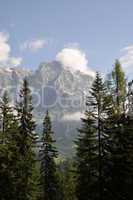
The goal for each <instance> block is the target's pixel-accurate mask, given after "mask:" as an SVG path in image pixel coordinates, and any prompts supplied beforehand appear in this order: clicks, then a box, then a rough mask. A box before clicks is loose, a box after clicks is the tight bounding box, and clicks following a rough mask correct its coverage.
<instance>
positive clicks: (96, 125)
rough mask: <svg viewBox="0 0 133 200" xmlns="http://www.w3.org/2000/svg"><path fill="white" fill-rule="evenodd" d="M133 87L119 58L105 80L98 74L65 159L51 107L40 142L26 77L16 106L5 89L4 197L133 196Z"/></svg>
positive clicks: (0, 142) (0, 112)
mask: <svg viewBox="0 0 133 200" xmlns="http://www.w3.org/2000/svg"><path fill="white" fill-rule="evenodd" d="M131 86H132V84H131V83H129V84H128V83H127V81H126V78H125V75H124V72H123V71H122V68H121V65H120V63H119V61H118V60H117V61H116V63H115V66H114V69H113V71H112V73H110V75H108V76H107V78H106V79H105V80H104V81H103V79H102V78H101V76H100V74H99V73H97V74H96V77H95V80H94V82H93V85H92V88H91V89H90V91H88V96H87V98H86V111H85V114H84V118H82V119H81V120H82V125H81V128H80V129H78V132H79V134H78V136H77V138H75V141H74V144H75V152H76V153H75V156H74V158H73V159H66V160H63V159H61V158H60V156H59V153H58V149H57V148H56V141H55V139H54V133H53V130H52V124H51V119H50V114H49V112H48V111H47V112H46V113H45V114H44V119H43V120H42V123H43V130H42V136H41V138H40V139H39V143H38V134H37V133H36V123H35V121H34V116H33V105H32V94H31V91H30V87H29V85H28V82H27V80H26V79H25V80H24V81H23V85H22V88H21V90H20V95H19V96H20V98H19V101H18V102H16V105H14V106H11V105H10V101H9V98H8V94H7V92H5V93H4V95H3V97H2V100H1V102H0V125H1V126H0V200H132V199H133V93H132V90H131ZM38 146H39V148H38ZM38 149H39V150H38ZM38 151H39V152H38Z"/></svg>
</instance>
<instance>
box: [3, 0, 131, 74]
mask: <svg viewBox="0 0 133 200" xmlns="http://www.w3.org/2000/svg"><path fill="white" fill-rule="evenodd" d="M0 32H1V38H2V39H0V41H1V40H2V42H0V51H2V50H3V48H4V47H6V53H7V54H8V55H6V56H7V57H8V58H1V57H0V62H3V60H4V59H5V62H6V59H8V61H9V60H10V62H11V61H14V63H17V62H15V61H18V63H19V62H22V63H21V65H22V66H25V67H27V68H31V69H35V68H37V67H38V65H39V64H40V63H41V62H42V61H51V60H54V59H55V58H56V55H57V54H58V53H59V52H62V50H63V49H64V48H68V49H73V48H74V49H76V48H77V49H78V50H79V51H81V52H82V54H84V56H85V57H86V59H87V60H88V66H89V67H91V68H92V69H94V70H99V71H101V72H107V71H109V70H110V69H111V68H112V65H113V63H114V60H115V59H116V58H118V59H120V60H121V62H122V64H123V67H124V68H125V70H126V71H127V72H128V73H129V72H130V73H131V71H132V72H133V69H132V66H133V1H132V0H126V1H124V0H111V1H110V0H22V1H21V0H0ZM1 43H2V44H1ZM3 43H6V45H8V46H9V48H10V50H9V49H8V48H7V46H5V45H4V47H3ZM4 51H5V49H4ZM83 52H84V53H83ZM4 53H5V52H4ZM0 54H1V53H0ZM2 55H3V54H2ZM13 59H14V60H13ZM18 63H17V64H18ZM17 64H16V65H17Z"/></svg>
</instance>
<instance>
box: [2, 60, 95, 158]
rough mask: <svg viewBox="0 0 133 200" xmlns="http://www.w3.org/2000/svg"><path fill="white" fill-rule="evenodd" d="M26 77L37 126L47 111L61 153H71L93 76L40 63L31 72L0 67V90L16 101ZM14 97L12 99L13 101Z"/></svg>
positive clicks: (51, 64)
mask: <svg viewBox="0 0 133 200" xmlns="http://www.w3.org/2000/svg"><path fill="white" fill-rule="evenodd" d="M25 76H26V77H27V78H28V80H29V83H30V86H31V90H32V92H33V103H34V107H35V117H36V119H37V121H38V123H39V124H40V125H39V126H38V130H39V132H41V131H40V128H41V122H42V120H43V117H44V113H45V111H46V110H47V109H49V111H50V114H51V117H52V121H53V127H54V130H55V133H56V139H57V142H58V146H59V149H60V151H61V152H62V153H63V154H64V153H65V154H68V152H71V151H72V145H73V144H72V141H73V140H74V138H75V136H76V134H77V130H76V128H78V127H79V126H80V120H79V119H80V117H81V116H82V113H83V111H84V110H85V96H86V93H88V91H89V89H90V87H91V84H92V81H93V79H94V77H92V76H91V75H89V74H85V73H83V72H80V71H70V69H69V68H68V69H67V68H66V67H65V68H64V67H63V66H62V65H61V64H60V63H59V62H57V61H53V62H50V63H42V64H40V66H39V68H38V69H37V70H36V71H34V72H31V71H29V70H26V69H22V68H10V69H9V68H2V67H1V68H0V89H1V90H0V91H1V92H2V91H3V89H7V90H8V91H9V94H10V97H11V98H12V99H15V100H16V98H17V97H16V95H17V93H18V91H19V88H20V84H21V82H22V80H23V78H24V77H25ZM14 96H15V98H14Z"/></svg>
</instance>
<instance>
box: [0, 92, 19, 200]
mask: <svg viewBox="0 0 133 200" xmlns="http://www.w3.org/2000/svg"><path fill="white" fill-rule="evenodd" d="M0 110H1V114H0V116H1V131H0V139H1V140H0V141H1V142H0V199H4V200H6V199H14V200H15V197H16V193H15V187H16V182H15V178H14V177H15V164H16V162H15V161H16V155H17V151H16V144H15V143H14V135H15V134H16V130H17V126H16V121H15V116H14V114H13V109H12V108H11V106H10V105H9V98H8V94H7V92H5V93H4V95H3V97H2V101H1V103H0Z"/></svg>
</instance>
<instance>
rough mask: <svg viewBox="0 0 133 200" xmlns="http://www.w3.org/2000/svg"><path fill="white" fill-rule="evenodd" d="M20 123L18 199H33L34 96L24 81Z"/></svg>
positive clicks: (18, 106)
mask: <svg viewBox="0 0 133 200" xmlns="http://www.w3.org/2000/svg"><path fill="white" fill-rule="evenodd" d="M16 109H17V113H18V121H19V127H18V131H19V135H18V140H17V145H18V147H19V148H18V154H19V160H18V165H17V166H18V169H17V177H18V179H17V182H18V184H17V189H16V190H17V198H18V200H29V199H32V194H33V188H34V182H33V173H34V169H35V152H34V149H33V146H34V145H35V140H36V134H35V122H34V120H33V106H32V96H31V91H30V88H29V84H28V81H27V80H26V79H24V81H23V87H22V89H21V90H20V100H19V102H18V104H17V106H16Z"/></svg>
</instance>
